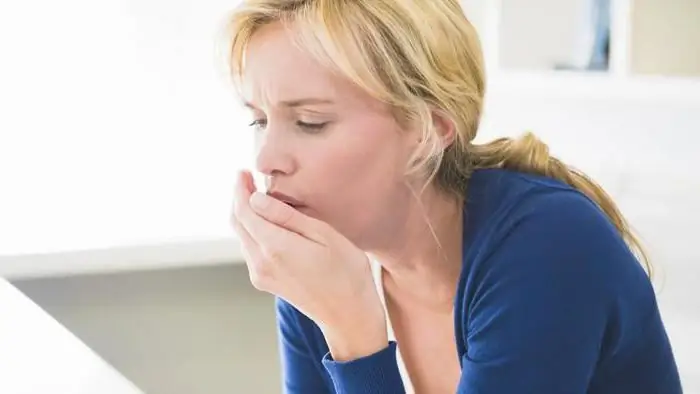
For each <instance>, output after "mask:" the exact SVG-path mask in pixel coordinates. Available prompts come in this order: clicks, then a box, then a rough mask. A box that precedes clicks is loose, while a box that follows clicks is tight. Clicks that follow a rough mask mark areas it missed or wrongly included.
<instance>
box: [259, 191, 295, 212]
mask: <svg viewBox="0 0 700 394" xmlns="http://www.w3.org/2000/svg"><path fill="white" fill-rule="evenodd" d="M267 194H268V195H269V196H270V197H272V198H274V199H277V200H279V201H282V202H283V203H285V204H287V205H289V206H290V207H292V208H294V209H299V208H303V207H304V203H302V202H301V201H299V200H297V199H295V198H294V197H291V196H288V195H286V194H284V193H280V192H276V191H273V192H268V193H267Z"/></svg>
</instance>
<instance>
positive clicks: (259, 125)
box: [248, 119, 267, 130]
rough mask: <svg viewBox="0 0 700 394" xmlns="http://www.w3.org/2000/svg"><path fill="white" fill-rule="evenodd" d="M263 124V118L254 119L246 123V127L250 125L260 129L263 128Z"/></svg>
mask: <svg viewBox="0 0 700 394" xmlns="http://www.w3.org/2000/svg"><path fill="white" fill-rule="evenodd" d="M265 126H267V120H265V119H256V120H254V121H253V122H252V123H251V124H249V125H248V127H252V128H254V129H256V130H262V129H264V128H265Z"/></svg>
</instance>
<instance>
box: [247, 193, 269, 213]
mask: <svg viewBox="0 0 700 394" xmlns="http://www.w3.org/2000/svg"><path fill="white" fill-rule="evenodd" d="M269 203H270V197H268V196H267V195H266V194H263V193H260V192H255V193H253V194H251V195H250V205H251V206H252V207H253V208H255V209H261V210H262V209H265V208H267V205H268V204H269Z"/></svg>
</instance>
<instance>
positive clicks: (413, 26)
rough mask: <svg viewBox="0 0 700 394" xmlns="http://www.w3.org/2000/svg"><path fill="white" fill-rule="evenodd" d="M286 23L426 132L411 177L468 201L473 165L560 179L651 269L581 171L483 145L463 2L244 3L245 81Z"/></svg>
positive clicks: (239, 30) (235, 55)
mask: <svg viewBox="0 0 700 394" xmlns="http://www.w3.org/2000/svg"><path fill="white" fill-rule="evenodd" d="M274 22H280V23H282V24H284V25H285V26H289V27H290V28H291V29H293V31H294V32H295V33H297V34H295V38H296V39H297V43H298V44H299V45H300V46H301V47H302V48H304V49H305V50H307V51H308V52H309V53H310V54H312V55H313V56H314V57H315V58H316V59H317V60H318V61H319V62H320V63H321V64H323V65H325V66H327V67H329V68H331V69H332V70H334V71H337V72H339V73H340V74H341V75H344V76H345V77H347V78H349V79H350V80H351V81H353V82H354V83H356V84H357V85H359V86H360V87H361V88H363V89H365V90H366V91H367V92H368V93H370V94H371V95H372V96H374V97H375V98H377V99H379V100H381V101H383V102H385V103H387V104H389V105H390V106H391V107H392V108H394V109H395V111H396V113H397V114H398V115H400V119H403V120H405V121H409V122H415V123H416V124H418V125H420V129H421V130H422V137H423V139H422V148H421V149H420V150H419V152H417V153H416V156H415V160H413V161H412V166H411V168H409V172H418V171H421V172H425V173H426V174H427V175H428V180H429V181H434V183H435V184H436V185H437V186H438V187H439V188H441V189H442V190H444V191H446V192H448V193H451V194H453V195H456V196H459V197H464V194H465V192H466V187H467V182H468V180H469V178H470V176H471V174H472V172H473V171H474V170H475V169H479V168H504V169H511V170H516V171H521V172H527V173H532V174H538V175H545V176H548V177H552V178H555V179H558V180H560V181H563V182H565V183H567V184H569V185H571V186H572V187H574V188H575V189H577V190H579V191H581V192H583V193H584V194H585V195H587V196H588V197H589V198H590V199H591V200H593V201H594V202H595V203H596V204H597V205H598V206H599V207H600V209H601V210H602V211H603V212H604V213H605V214H606V215H607V217H608V218H609V219H610V221H611V222H612V224H614V226H615V227H616V228H617V230H618V231H619V233H620V234H621V235H622V237H623V238H624V240H625V241H626V242H627V244H628V245H629V246H630V248H631V249H632V250H633V251H634V252H636V253H637V255H638V257H639V258H640V259H642V260H643V262H644V265H645V267H646V269H647V271H648V273H649V275H650V276H651V274H652V269H651V264H650V263H649V260H648V258H647V256H646V253H645V252H644V249H643V247H642V245H641V242H640V241H639V240H638V239H637V237H636V236H635V235H634V234H633V233H632V231H631V229H630V226H629V225H628V223H627V221H626V220H625V218H624V217H623V216H622V214H621V213H620V211H619V209H618V208H617V206H616V205H615V203H614V202H613V201H612V199H611V198H610V196H609V195H608V194H606V192H605V191H604V190H603V189H602V188H601V187H600V186H599V185H597V184H596V183H595V182H594V181H593V180H591V179H590V178H588V177H587V176H586V175H585V174H583V173H581V172H580V171H577V170H574V169H572V168H570V167H568V166H566V165H565V164H564V163H562V162H561V161H560V160H558V159H556V158H554V157H552V156H550V155H549V151H548V147H547V145H545V144H544V143H543V142H541V141H540V140H538V139H537V138H536V137H535V136H534V135H533V134H532V133H526V134H524V135H523V136H522V137H520V138H517V139H513V138H500V139H497V140H495V141H492V142H490V143H487V144H483V145H477V144H474V143H473V142H472V141H473V140H474V137H475V136H476V132H477V129H478V126H479V120H480V116H481V112H482V107H483V100H484V94H485V75H484V64H483V58H482V50H481V44H480V42H479V38H478V35H477V33H476V30H475V29H474V28H473V26H472V25H471V23H470V22H469V21H468V20H467V19H466V17H465V15H464V12H463V10H462V8H461V6H460V4H459V0H427V1H421V0H244V1H243V4H241V5H240V6H239V8H238V9H237V10H236V11H235V12H234V13H233V15H232V18H231V25H230V28H231V32H230V39H231V42H230V50H231V52H230V56H231V58H230V66H231V68H232V72H233V75H234V77H238V78H240V76H241V74H242V72H243V67H244V61H245V51H246V46H247V44H248V42H249V41H250V39H251V37H252V36H253V34H254V33H255V32H256V31H257V30H258V29H259V28H261V27H262V26H264V25H267V24H270V23H274ZM436 111H438V112H439V113H441V114H442V115H443V116H445V117H446V118H448V119H449V120H451V121H452V122H453V124H454V126H455V136H454V141H452V143H451V144H450V145H449V146H448V147H447V148H445V147H444V145H443V141H442V139H441V136H440V135H438V133H437V132H436V130H435V128H434V126H433V114H434V113H435V112H436Z"/></svg>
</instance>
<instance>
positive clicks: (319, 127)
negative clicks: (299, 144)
mask: <svg viewBox="0 0 700 394" xmlns="http://www.w3.org/2000/svg"><path fill="white" fill-rule="evenodd" d="M329 123H330V122H321V123H311V122H303V121H301V120H298V121H296V123H295V124H296V126H297V127H298V128H300V129H302V130H303V131H305V132H307V133H310V134H315V133H319V132H321V131H323V130H324V129H325V128H326V126H327V125H328V124H329ZM248 127H252V128H253V129H255V130H256V131H262V130H264V129H265V127H267V120H265V119H256V120H254V121H253V122H251V123H250V124H249V125H248Z"/></svg>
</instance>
